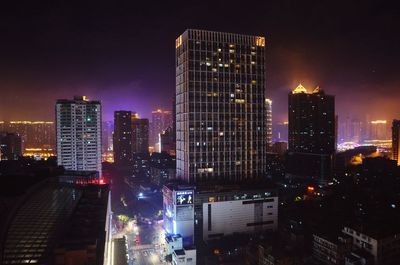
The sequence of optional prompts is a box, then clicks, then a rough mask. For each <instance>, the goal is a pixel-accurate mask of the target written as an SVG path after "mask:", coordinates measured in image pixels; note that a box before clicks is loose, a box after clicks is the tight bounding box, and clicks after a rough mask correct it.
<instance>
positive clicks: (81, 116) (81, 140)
mask: <svg viewBox="0 0 400 265" xmlns="http://www.w3.org/2000/svg"><path fill="white" fill-rule="evenodd" d="M56 131H57V133H56V134H57V161H58V165H60V166H64V168H65V169H66V170H78V171H98V172H99V173H100V174H101V103H100V101H89V100H87V99H86V97H85V96H79V97H74V99H72V100H66V99H60V100H57V103H56Z"/></svg>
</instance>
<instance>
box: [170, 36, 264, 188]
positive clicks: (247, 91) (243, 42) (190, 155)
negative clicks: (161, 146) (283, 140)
mask: <svg viewBox="0 0 400 265" xmlns="http://www.w3.org/2000/svg"><path fill="white" fill-rule="evenodd" d="M264 90H265V38H264V37H258V36H248V35H240V34H232V33H223V32H213V31H205V30H193V29H188V30H186V31H185V32H184V33H183V34H182V35H180V36H179V37H178V38H177V39H176V127H177V129H176V132H177V136H176V137H177V139H176V141H177V176H178V178H180V179H183V180H185V181H187V182H190V183H196V182H202V181H208V180H218V181H225V182H238V181H243V180H246V179H258V178H262V177H263V175H264V173H265V154H266V151H265V149H266V148H265V147H266V145H265V142H266V131H265V95H264Z"/></svg>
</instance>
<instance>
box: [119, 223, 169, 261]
mask: <svg viewBox="0 0 400 265" xmlns="http://www.w3.org/2000/svg"><path fill="white" fill-rule="evenodd" d="M126 237H127V243H128V253H129V257H130V261H129V264H135V265H136V264H137V265H161V264H166V263H165V262H164V255H163V251H164V247H165V246H164V233H163V229H162V227H161V225H159V224H153V225H135V226H134V228H133V232H131V233H127V234H126Z"/></svg>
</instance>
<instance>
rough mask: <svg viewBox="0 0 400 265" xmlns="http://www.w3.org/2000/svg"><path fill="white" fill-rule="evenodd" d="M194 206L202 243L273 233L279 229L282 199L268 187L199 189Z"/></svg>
mask: <svg viewBox="0 0 400 265" xmlns="http://www.w3.org/2000/svg"><path fill="white" fill-rule="evenodd" d="M194 205H195V213H196V215H195V216H196V220H195V224H196V225H195V235H196V236H195V238H196V240H198V242H201V241H205V242H207V241H210V240H215V239H221V238H223V237H225V236H230V235H233V234H237V233H240V234H257V233H263V232H266V231H271V232H272V231H275V230H276V229H277V227H278V196H277V193H276V191H275V190H274V189H271V188H268V187H266V188H262V187H257V188H255V187H248V188H246V187H239V186H237V185H232V186H226V185H224V186H223V187H222V186H210V187H197V190H196V193H195V196H194Z"/></svg>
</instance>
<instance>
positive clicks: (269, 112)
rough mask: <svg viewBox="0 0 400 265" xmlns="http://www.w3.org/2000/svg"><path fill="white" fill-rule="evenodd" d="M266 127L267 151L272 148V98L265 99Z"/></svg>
mask: <svg viewBox="0 0 400 265" xmlns="http://www.w3.org/2000/svg"><path fill="white" fill-rule="evenodd" d="M265 127H266V134H267V143H266V144H267V151H271V148H272V100H271V99H269V98H266V99H265Z"/></svg>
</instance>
